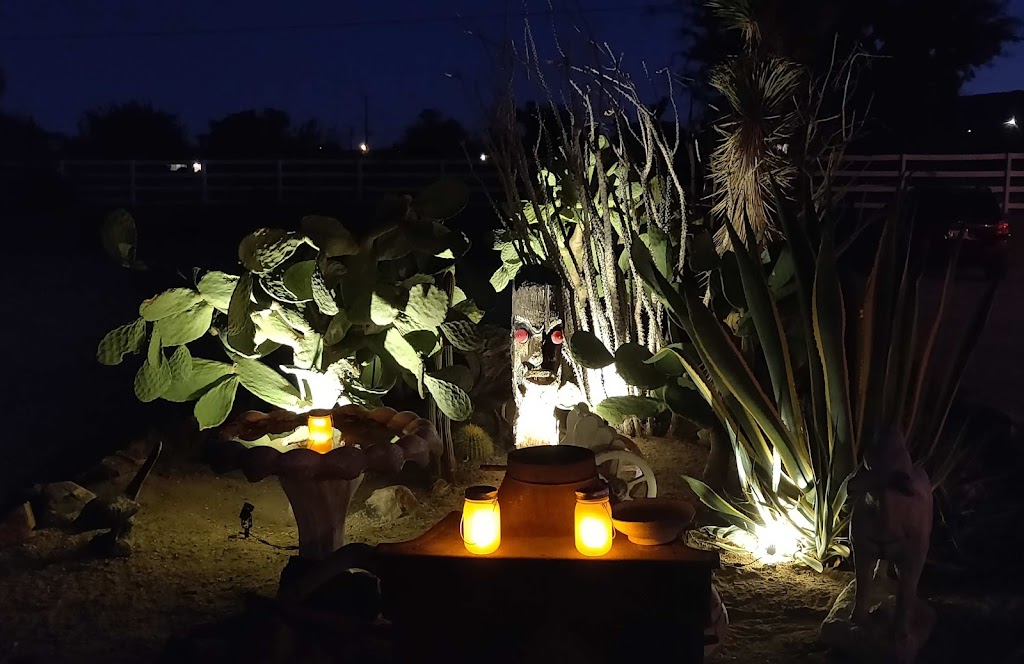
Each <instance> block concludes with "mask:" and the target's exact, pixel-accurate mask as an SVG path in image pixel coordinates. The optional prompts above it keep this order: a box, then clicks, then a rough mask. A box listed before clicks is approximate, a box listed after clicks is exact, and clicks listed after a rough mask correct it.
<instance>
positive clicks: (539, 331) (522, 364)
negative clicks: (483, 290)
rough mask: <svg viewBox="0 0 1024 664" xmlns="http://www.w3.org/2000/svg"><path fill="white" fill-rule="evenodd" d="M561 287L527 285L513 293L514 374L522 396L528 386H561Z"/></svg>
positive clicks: (542, 284)
mask: <svg viewBox="0 0 1024 664" xmlns="http://www.w3.org/2000/svg"><path fill="white" fill-rule="evenodd" d="M561 304H562V297H561V287H560V286H559V285H558V284H557V282H556V283H554V284H552V283H537V282H536V281H534V280H530V281H524V282H523V283H521V284H519V285H517V286H516V287H515V288H514V289H513V291H512V371H513V381H514V383H515V386H516V389H517V390H518V391H519V392H520V394H522V393H524V392H525V390H526V384H527V383H532V384H535V385H552V384H557V383H558V382H560V377H561V367H562V343H563V342H564V341H565V334H564V332H563V331H562V312H561Z"/></svg>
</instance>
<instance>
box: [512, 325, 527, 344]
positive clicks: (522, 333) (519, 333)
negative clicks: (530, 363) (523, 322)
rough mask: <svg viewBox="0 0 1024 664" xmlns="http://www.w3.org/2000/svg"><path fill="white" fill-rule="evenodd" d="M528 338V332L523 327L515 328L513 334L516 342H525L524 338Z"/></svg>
mask: <svg viewBox="0 0 1024 664" xmlns="http://www.w3.org/2000/svg"><path fill="white" fill-rule="evenodd" d="M529 338H530V333H529V332H527V331H526V330H524V329H523V328H519V329H518V330H516V334H515V340H516V343H520V344H525V343H526V340H527V339H529Z"/></svg>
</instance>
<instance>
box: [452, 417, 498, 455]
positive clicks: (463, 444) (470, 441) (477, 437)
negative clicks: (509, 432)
mask: <svg viewBox="0 0 1024 664" xmlns="http://www.w3.org/2000/svg"><path fill="white" fill-rule="evenodd" d="M452 443H453V444H454V446H455V456H456V458H458V459H459V460H460V461H464V462H465V461H479V460H481V459H488V458H490V457H492V456H494V441H493V440H491V436H490V434H488V433H487V432H486V431H484V430H483V428H482V427H479V426H477V425H475V424H465V425H463V426H460V427H459V428H457V429H455V430H454V431H452Z"/></svg>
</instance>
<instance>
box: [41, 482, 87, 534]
mask: <svg viewBox="0 0 1024 664" xmlns="http://www.w3.org/2000/svg"><path fill="white" fill-rule="evenodd" d="M94 498H96V494H94V493H93V492H92V491H89V490H88V489H86V488H84V487H81V486H79V485H77V484H75V483H74V482H53V483H52V484H47V485H46V486H44V487H43V489H42V491H41V493H40V496H39V500H40V509H39V511H38V516H39V521H40V524H41V525H43V526H47V527H49V526H68V525H71V524H72V523H74V521H75V519H77V518H78V515H79V514H81V513H82V510H83V509H84V508H85V506H86V505H87V504H88V503H89V502H90V501H91V500H93V499H94Z"/></svg>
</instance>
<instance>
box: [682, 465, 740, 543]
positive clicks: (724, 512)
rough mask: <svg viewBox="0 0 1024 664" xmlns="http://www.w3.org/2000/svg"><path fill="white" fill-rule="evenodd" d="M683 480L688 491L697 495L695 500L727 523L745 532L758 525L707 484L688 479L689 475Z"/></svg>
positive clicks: (691, 478)
mask: <svg viewBox="0 0 1024 664" xmlns="http://www.w3.org/2000/svg"><path fill="white" fill-rule="evenodd" d="M683 479H684V480H685V481H686V484H687V485H689V487H690V490H691V491H693V492H694V493H695V494H696V495H697V498H699V499H700V502H702V503H704V504H705V505H707V506H708V507H710V508H711V509H713V510H714V511H715V512H717V513H718V514H719V515H721V516H722V518H724V519H725V520H726V521H728V522H729V523H731V524H733V525H735V526H738V527H739V528H742V529H743V530H747V531H750V530H751V529H752V528H753V527H754V526H756V525H758V524H757V522H755V521H754V520H753V519H751V518H750V517H749V516H747V515H746V514H744V513H743V512H740V511H739V510H737V509H736V508H735V507H733V506H732V505H731V504H729V502H728V501H726V500H725V499H723V498H722V497H721V496H719V495H718V494H717V493H715V491H714V489H712V488H711V487H709V486H708V485H707V484H704V483H703V482H701V481H700V480H698V479H696V478H694V477H690V476H689V475H683Z"/></svg>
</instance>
